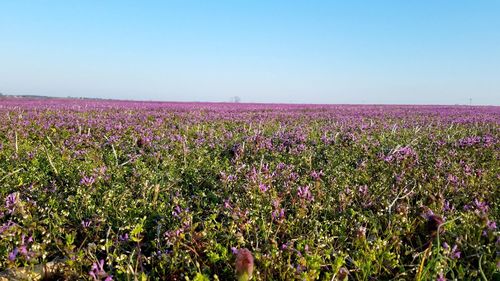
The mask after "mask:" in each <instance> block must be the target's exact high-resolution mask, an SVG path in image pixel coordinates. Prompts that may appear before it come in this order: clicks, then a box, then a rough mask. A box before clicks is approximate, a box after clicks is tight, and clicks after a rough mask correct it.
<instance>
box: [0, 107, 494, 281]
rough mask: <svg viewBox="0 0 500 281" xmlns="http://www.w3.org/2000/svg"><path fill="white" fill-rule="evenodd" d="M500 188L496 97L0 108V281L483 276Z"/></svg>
mask: <svg viewBox="0 0 500 281" xmlns="http://www.w3.org/2000/svg"><path fill="white" fill-rule="evenodd" d="M499 188H500V107H469V106H467V107H466V106H349V105H342V106H340V105H339V106H337V105H329V106H326V105H263V104H208V103H146V102H143V103H141V102H119V101H90V100H88V101H83V100H23V99H3V100H0V197H1V198H0V199H1V201H0V271H2V272H4V273H5V272H13V271H15V270H16V269H20V268H23V269H30V268H32V269H34V268H35V267H37V266H39V265H43V264H46V263H49V262H58V263H60V264H62V266H61V267H60V268H59V269H58V271H57V272H51V273H50V274H52V276H45V277H46V278H57V277H59V278H66V279H78V280H81V279H84V280H158V279H160V280H199V281H201V280H235V271H236V269H235V259H236V256H235V253H236V252H238V251H241V249H243V248H247V249H248V250H249V251H250V252H251V254H252V255H253V258H254V264H253V274H252V275H253V277H252V280H345V279H346V278H347V279H348V280H389V279H390V280H393V279H396V280H453V279H457V280H471V279H472V280H492V279H495V278H500V273H499V268H500V259H499V258H500V256H499V252H500V238H499V237H500V236H499V231H498V228H497V222H498V220H499V218H500V208H499V203H500V196H499V190H500V189H499ZM236 265H237V263H236ZM46 274H47V275H49V273H48V272H47V273H46Z"/></svg>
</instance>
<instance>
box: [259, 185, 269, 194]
mask: <svg viewBox="0 0 500 281" xmlns="http://www.w3.org/2000/svg"><path fill="white" fill-rule="evenodd" d="M259 189H260V191H261V192H262V193H265V192H266V191H268V190H269V186H267V185H265V184H263V183H261V184H259Z"/></svg>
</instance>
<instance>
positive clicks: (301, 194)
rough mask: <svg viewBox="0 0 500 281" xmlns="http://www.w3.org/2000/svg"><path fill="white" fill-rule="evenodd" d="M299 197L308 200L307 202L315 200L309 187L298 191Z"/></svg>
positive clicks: (302, 187) (300, 188) (301, 187)
mask: <svg viewBox="0 0 500 281" xmlns="http://www.w3.org/2000/svg"><path fill="white" fill-rule="evenodd" d="M297 195H298V196H299V197H300V198H302V199H304V200H306V201H313V200H314V197H313V196H312V194H311V191H310V190H309V186H308V185H306V186H300V187H299V188H298V189H297Z"/></svg>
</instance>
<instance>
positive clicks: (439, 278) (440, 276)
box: [436, 272, 446, 281]
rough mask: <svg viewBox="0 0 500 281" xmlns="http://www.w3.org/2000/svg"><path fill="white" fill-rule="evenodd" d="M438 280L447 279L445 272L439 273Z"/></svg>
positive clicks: (444, 280)
mask: <svg viewBox="0 0 500 281" xmlns="http://www.w3.org/2000/svg"><path fill="white" fill-rule="evenodd" d="M436 281H446V278H445V277H444V276H443V272H440V273H439V275H438V278H437V279H436Z"/></svg>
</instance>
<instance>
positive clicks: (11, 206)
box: [5, 192, 19, 214]
mask: <svg viewBox="0 0 500 281" xmlns="http://www.w3.org/2000/svg"><path fill="white" fill-rule="evenodd" d="M18 201H19V195H18V193H17V192H13V193H11V194H9V195H7V197H6V198H5V208H7V209H8V210H9V213H10V214H12V213H13V212H14V210H15V207H16V205H17V202H18Z"/></svg>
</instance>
